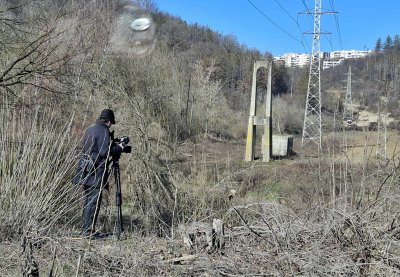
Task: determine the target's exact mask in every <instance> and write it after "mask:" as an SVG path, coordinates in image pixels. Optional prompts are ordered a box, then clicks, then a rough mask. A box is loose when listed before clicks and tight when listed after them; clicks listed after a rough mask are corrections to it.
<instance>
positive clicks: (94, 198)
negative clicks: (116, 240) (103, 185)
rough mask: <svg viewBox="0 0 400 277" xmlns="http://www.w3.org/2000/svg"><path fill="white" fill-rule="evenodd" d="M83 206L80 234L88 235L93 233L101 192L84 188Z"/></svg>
mask: <svg viewBox="0 0 400 277" xmlns="http://www.w3.org/2000/svg"><path fill="white" fill-rule="evenodd" d="M84 193H85V205H84V206H83V216H82V218H83V219H82V233H83V234H84V235H89V234H91V233H94V232H95V226H96V221H97V216H98V215H99V210H100V204H101V190H100V189H98V188H95V187H90V186H84Z"/></svg>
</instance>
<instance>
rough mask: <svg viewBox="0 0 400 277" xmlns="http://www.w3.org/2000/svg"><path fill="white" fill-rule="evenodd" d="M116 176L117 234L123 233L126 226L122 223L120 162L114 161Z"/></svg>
mask: <svg viewBox="0 0 400 277" xmlns="http://www.w3.org/2000/svg"><path fill="white" fill-rule="evenodd" d="M114 176H115V185H116V192H115V204H116V208H117V236H118V238H119V236H120V235H121V233H122V232H123V231H124V226H123V223H122V192H121V178H120V171H119V165H118V163H115V162H114Z"/></svg>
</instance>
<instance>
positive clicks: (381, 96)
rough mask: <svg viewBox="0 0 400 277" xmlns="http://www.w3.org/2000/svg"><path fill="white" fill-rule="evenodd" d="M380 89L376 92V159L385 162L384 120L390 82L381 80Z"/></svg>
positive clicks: (385, 138) (385, 137) (385, 139)
mask: <svg viewBox="0 0 400 277" xmlns="http://www.w3.org/2000/svg"><path fill="white" fill-rule="evenodd" d="M382 83H383V85H382V88H381V89H380V90H379V92H378V139H377V143H376V157H377V158H378V159H379V158H381V159H384V160H386V141H387V136H386V119H387V116H388V115H389V114H388V110H387V103H388V92H389V89H390V81H389V80H387V79H386V80H383V82H382Z"/></svg>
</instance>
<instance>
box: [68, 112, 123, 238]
mask: <svg viewBox="0 0 400 277" xmlns="http://www.w3.org/2000/svg"><path fill="white" fill-rule="evenodd" d="M113 124H115V116H114V112H113V111H112V110H110V109H105V110H103V111H102V112H101V113H100V116H99V118H98V119H97V120H96V122H95V123H94V124H93V125H92V126H90V127H89V128H88V129H87V130H86V132H85V135H84V137H83V149H82V156H81V158H80V160H79V165H78V172H77V174H76V176H75V178H74V180H73V182H74V183H75V184H80V185H83V189H84V193H85V204H84V207H83V216H82V217H83V222H82V236H84V237H89V238H92V239H96V238H98V237H99V236H98V235H96V233H95V225H96V221H97V216H98V214H99V210H100V203H101V195H102V190H103V189H104V188H108V183H107V180H108V172H107V162H108V158H109V157H111V156H113V155H118V154H120V153H121V152H122V151H123V149H124V145H123V144H122V143H120V144H113V143H112V141H111V139H110V131H109V128H110V127H111V125H113Z"/></svg>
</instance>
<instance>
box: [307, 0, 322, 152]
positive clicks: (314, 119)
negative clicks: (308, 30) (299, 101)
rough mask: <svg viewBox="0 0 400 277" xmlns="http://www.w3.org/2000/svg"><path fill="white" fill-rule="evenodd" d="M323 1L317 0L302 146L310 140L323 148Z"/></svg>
mask: <svg viewBox="0 0 400 277" xmlns="http://www.w3.org/2000/svg"><path fill="white" fill-rule="evenodd" d="M321 1H322V0H315V9H314V32H313V33H312V34H313V46H312V53H311V57H310V74H309V78H308V87H307V101H306V108H305V112H304V126H303V138H302V146H304V145H305V144H307V143H308V142H313V143H315V144H316V145H317V146H318V147H319V148H321V135H322V129H321V120H322V118H321Z"/></svg>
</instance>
